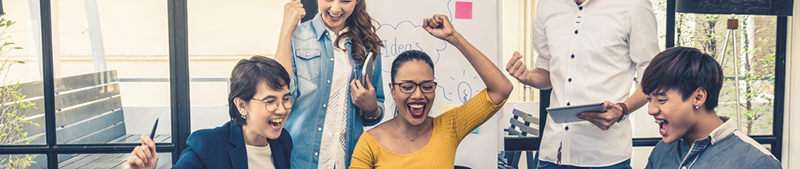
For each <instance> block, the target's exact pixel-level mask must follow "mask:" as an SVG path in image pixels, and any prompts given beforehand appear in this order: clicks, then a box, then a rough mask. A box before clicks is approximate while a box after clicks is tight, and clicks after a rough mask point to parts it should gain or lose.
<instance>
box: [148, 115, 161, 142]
mask: <svg viewBox="0 0 800 169" xmlns="http://www.w3.org/2000/svg"><path fill="white" fill-rule="evenodd" d="M158 119H159V118H156V124H153V131H151V132H150V140H153V136H155V135H156V127H158ZM153 142H155V140H153Z"/></svg>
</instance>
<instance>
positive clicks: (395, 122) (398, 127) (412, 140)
mask: <svg viewBox="0 0 800 169" xmlns="http://www.w3.org/2000/svg"><path fill="white" fill-rule="evenodd" d="M394 124H395V125H397V130H400V134H403V136H406V138H408V139H409V140H411V142H414V139H416V138H417V136H419V133H421V132H422V129H420V130H419V131H417V135H414V138H411V137H408V135H406V133H404V132H403V130H401V129H400V124H397V119H394Z"/></svg>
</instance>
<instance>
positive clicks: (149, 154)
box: [128, 119, 158, 169]
mask: <svg viewBox="0 0 800 169" xmlns="http://www.w3.org/2000/svg"><path fill="white" fill-rule="evenodd" d="M157 126H158V119H156V124H154V125H153V130H152V131H151V132H150V137H148V136H146V135H142V137H141V139H142V145H141V146H136V148H134V149H133V151H132V152H131V156H130V157H128V167H130V168H131V169H139V168H146V169H154V168H156V164H157V163H158V154H157V153H156V143H155V141H153V136H154V135H155V132H156V127H157Z"/></svg>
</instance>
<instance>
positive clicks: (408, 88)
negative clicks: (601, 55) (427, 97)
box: [392, 82, 438, 94]
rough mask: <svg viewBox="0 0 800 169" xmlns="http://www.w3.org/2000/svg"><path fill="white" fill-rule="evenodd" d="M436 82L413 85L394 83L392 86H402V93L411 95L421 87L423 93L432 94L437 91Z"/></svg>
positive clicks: (409, 83)
mask: <svg viewBox="0 0 800 169" xmlns="http://www.w3.org/2000/svg"><path fill="white" fill-rule="evenodd" d="M437 84H438V83H436V82H422V83H412V82H402V83H392V85H397V86H400V92H403V93H406V94H411V93H414V92H415V91H417V88H418V87H419V89H420V91H422V93H432V92H434V91H436V85H437Z"/></svg>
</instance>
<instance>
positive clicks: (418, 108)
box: [406, 102, 428, 117]
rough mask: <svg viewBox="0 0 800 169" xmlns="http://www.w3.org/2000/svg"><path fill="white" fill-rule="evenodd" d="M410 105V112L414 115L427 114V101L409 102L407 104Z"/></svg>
mask: <svg viewBox="0 0 800 169" xmlns="http://www.w3.org/2000/svg"><path fill="white" fill-rule="evenodd" d="M406 105H407V106H408V113H409V114H411V116H414V117H422V115H423V114H425V107H427V105H428V104H427V103H425V102H409V103H407V104H406Z"/></svg>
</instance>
